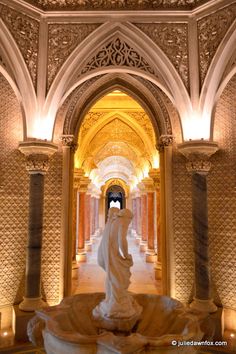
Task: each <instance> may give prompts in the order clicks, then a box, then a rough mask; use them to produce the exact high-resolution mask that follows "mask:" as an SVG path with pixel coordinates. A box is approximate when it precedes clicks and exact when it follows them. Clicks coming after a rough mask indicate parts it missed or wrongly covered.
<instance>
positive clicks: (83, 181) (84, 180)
mask: <svg viewBox="0 0 236 354" xmlns="http://www.w3.org/2000/svg"><path fill="white" fill-rule="evenodd" d="M90 182H91V180H90V179H89V177H87V176H85V175H84V170H83V169H82V168H77V169H76V170H75V171H74V186H75V188H78V190H79V191H80V192H87V190H88V185H89V184H90Z"/></svg>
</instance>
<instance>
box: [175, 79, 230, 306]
mask: <svg viewBox="0 0 236 354" xmlns="http://www.w3.org/2000/svg"><path fill="white" fill-rule="evenodd" d="M235 97H236V76H235V77H234V78H233V79H232V80H231V81H230V82H229V84H228V85H227V87H226V88H225V90H224V92H223V94H222V96H221V97H220V99H219V102H218V104H217V107H216V112H215V125H214V134H213V135H214V136H213V139H214V141H217V142H218V143H219V145H220V151H219V152H217V153H216V155H215V156H213V157H212V160H211V161H212V164H213V166H212V170H211V171H210V173H209V175H208V214H209V250H210V261H211V274H212V283H213V297H214V299H215V302H216V303H217V304H218V305H223V306H226V307H229V308H232V309H236V257H235V249H236V237H235V236H236V106H235V104H234V102H235ZM173 219H174V243H175V246H174V248H175V277H176V284H175V287H176V288H175V290H176V297H177V298H178V299H179V300H181V301H183V302H189V301H190V300H191V299H192V295H193V284H194V273H193V271H194V267H193V240H192V202H191V178H190V175H189V174H188V173H187V170H186V168H185V158H184V157H183V156H181V154H180V153H179V152H178V151H177V149H176V148H175V147H174V153H173Z"/></svg>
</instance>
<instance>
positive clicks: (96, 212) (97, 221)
mask: <svg viewBox="0 0 236 354" xmlns="http://www.w3.org/2000/svg"><path fill="white" fill-rule="evenodd" d="M94 223H95V233H96V236H98V234H99V199H98V198H95V221H94Z"/></svg>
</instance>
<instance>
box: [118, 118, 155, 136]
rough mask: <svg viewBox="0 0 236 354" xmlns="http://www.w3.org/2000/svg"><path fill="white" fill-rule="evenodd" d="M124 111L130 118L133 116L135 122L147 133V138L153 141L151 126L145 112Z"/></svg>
mask: <svg viewBox="0 0 236 354" xmlns="http://www.w3.org/2000/svg"><path fill="white" fill-rule="evenodd" d="M124 112H125V113H127V114H128V115H129V116H130V117H131V118H133V119H134V121H135V122H137V123H138V124H139V125H140V126H141V127H142V128H143V130H144V131H145V132H146V133H147V135H148V137H149V139H150V140H151V141H152V142H154V141H155V134H154V130H153V126H152V123H151V122H150V118H149V117H148V115H147V114H146V112H130V111H127V112H126V111H124Z"/></svg>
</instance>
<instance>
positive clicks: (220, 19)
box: [198, 4, 236, 84]
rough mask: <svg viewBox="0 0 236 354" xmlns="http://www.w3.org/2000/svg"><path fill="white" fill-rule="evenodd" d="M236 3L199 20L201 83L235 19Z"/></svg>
mask: <svg viewBox="0 0 236 354" xmlns="http://www.w3.org/2000/svg"><path fill="white" fill-rule="evenodd" d="M235 15H236V4H233V5H231V6H228V7H226V8H224V9H222V10H220V11H217V12H216V13H214V14H212V15H209V16H206V17H204V18H202V19H201V20H200V21H198V39H199V56H200V77H201V84H203V81H204V79H205V76H206V73H207V70H208V68H209V66H210V64H211V61H212V59H213V57H214V55H215V53H216V50H217V48H218V46H219V44H220V42H221V41H222V39H223V38H224V36H225V34H226V32H227V30H228V29H229V27H230V25H231V24H232V23H233V21H234V20H235Z"/></svg>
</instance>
